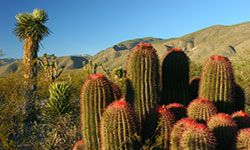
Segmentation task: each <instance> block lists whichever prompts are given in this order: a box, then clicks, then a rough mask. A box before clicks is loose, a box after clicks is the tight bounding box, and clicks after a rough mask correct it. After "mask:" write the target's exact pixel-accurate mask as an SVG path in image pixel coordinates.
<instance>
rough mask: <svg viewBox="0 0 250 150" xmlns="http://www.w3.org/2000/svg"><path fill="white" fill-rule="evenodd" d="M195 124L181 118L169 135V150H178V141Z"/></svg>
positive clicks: (193, 121)
mask: <svg viewBox="0 0 250 150" xmlns="http://www.w3.org/2000/svg"><path fill="white" fill-rule="evenodd" d="M196 123H197V122H196V121H195V120H193V119H191V118H183V119H181V120H179V121H177V122H176V123H175V125H174V126H173V128H172V132H171V134H170V150H180V149H181V147H180V142H181V141H180V139H181V137H182V134H183V132H184V131H185V130H186V129H187V128H190V127H191V126H193V125H195V124H196Z"/></svg>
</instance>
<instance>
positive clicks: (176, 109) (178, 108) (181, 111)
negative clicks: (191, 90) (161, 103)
mask: <svg viewBox="0 0 250 150" xmlns="http://www.w3.org/2000/svg"><path fill="white" fill-rule="evenodd" d="M166 108H167V109H168V110H170V111H171V112H172V113H173V114H174V116H175V119H176V120H180V119H181V118H185V117H186V116H187V109H186V107H185V106H184V105H182V104H179V103H171V104H168V105H167V106H166Z"/></svg>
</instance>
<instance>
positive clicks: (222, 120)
mask: <svg viewBox="0 0 250 150" xmlns="http://www.w3.org/2000/svg"><path fill="white" fill-rule="evenodd" d="M208 126H209V128H210V129H214V128H217V127H219V126H231V127H237V125H236V123H235V122H234V121H233V119H232V117H231V116H230V115H228V114H226V113H218V114H216V115H213V116H212V117H210V119H209V120H208Z"/></svg>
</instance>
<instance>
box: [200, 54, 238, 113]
mask: <svg viewBox="0 0 250 150" xmlns="http://www.w3.org/2000/svg"><path fill="white" fill-rule="evenodd" d="M199 97H203V98H207V99H209V100H211V101H213V102H215V105H216V106H217V109H218V111H219V112H225V113H232V112H233V111H234V108H233V103H234V99H233V97H234V75H233V69H232V65H231V62H230V61H229V59H228V58H226V57H223V56H218V55H214V56H212V57H210V58H209V59H208V60H207V62H206V63H205V65H204V66H203V69H202V73H201V82H200V88H199Z"/></svg>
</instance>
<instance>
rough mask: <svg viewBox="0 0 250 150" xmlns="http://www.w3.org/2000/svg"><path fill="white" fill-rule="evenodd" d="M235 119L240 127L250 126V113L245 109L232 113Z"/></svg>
mask: <svg viewBox="0 0 250 150" xmlns="http://www.w3.org/2000/svg"><path fill="white" fill-rule="evenodd" d="M232 118H233V120H234V121H235V122H236V123H237V125H238V128H239V129H242V128H250V115H249V114H248V113H247V112H244V111H237V112H235V113H233V114H232Z"/></svg>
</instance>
